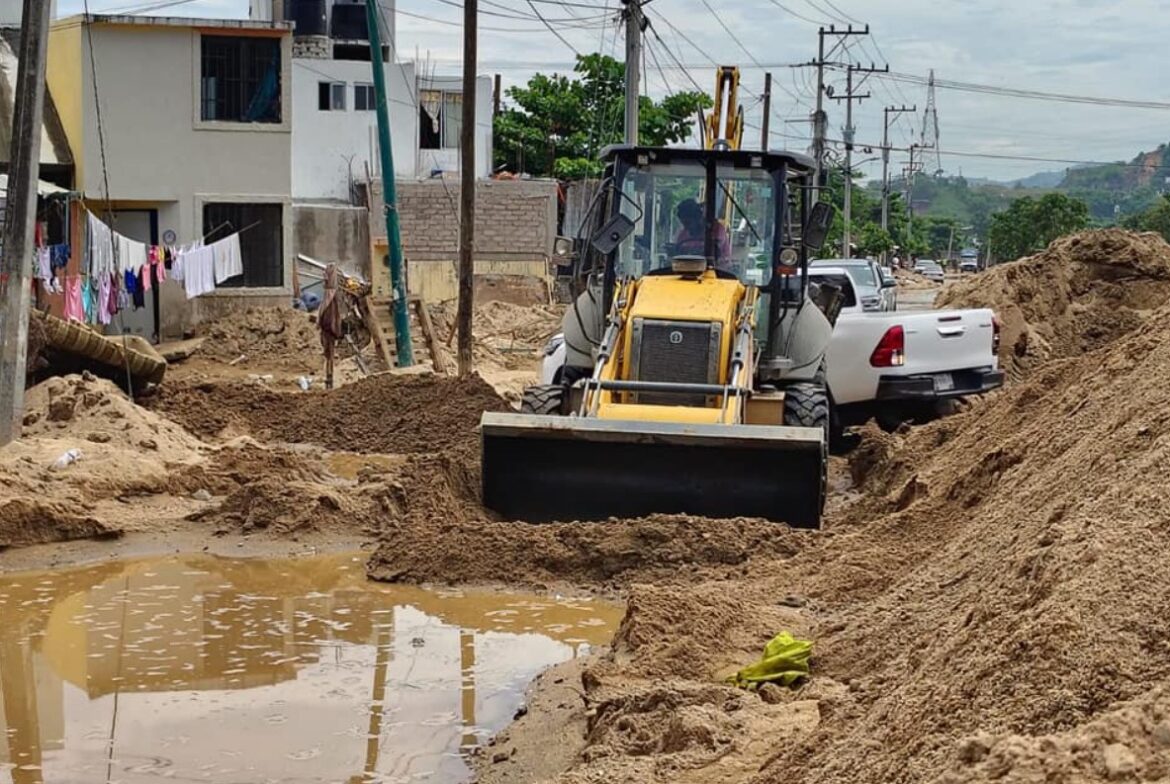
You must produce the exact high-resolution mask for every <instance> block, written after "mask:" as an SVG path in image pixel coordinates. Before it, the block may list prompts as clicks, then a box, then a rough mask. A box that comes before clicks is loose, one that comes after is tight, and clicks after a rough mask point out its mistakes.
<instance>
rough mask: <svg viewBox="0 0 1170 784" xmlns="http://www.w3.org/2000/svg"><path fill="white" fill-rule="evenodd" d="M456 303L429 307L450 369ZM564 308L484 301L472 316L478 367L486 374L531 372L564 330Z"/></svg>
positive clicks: (453, 346) (453, 364) (453, 361)
mask: <svg viewBox="0 0 1170 784" xmlns="http://www.w3.org/2000/svg"><path fill="white" fill-rule="evenodd" d="M456 307H457V306H456V303H455V302H453V301H452V302H440V303H435V304H432V305H430V306H429V309H430V313H431V321H432V323H433V324H434V325H435V331H436V332H437V333H438V337H439V343H440V344H441V345H442V346H443V347H444V359H445V361H446V363H447V367H448V368H454V367H455V337H454V335H455V315H456ZM564 311H565V309H564V306H563V305H514V304H512V303H509V302H495V301H492V302H485V303H483V304H481V305H479V306H477V307H476V310H475V314H474V315H473V317H472V327H471V329H472V332H473V333H474V334H475V366H476V368H477V369H479V370H482V371H484V372H493V371H499V370H532V369H533V368H534V367H535V364H536V361H537V360H538V359H539V358H540V351H541V349H543V348H544V345H545V343H547V342H548V339H549V338H550V337H552V336H553V335H554V334H556V333H557V332H559V331H560V329H561V317H562V315H563V314H564Z"/></svg>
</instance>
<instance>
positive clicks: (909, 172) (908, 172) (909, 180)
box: [902, 144, 922, 239]
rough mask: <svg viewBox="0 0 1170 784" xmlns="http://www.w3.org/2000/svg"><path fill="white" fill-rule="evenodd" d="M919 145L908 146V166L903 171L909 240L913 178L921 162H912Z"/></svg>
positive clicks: (912, 223) (911, 219) (919, 147)
mask: <svg viewBox="0 0 1170 784" xmlns="http://www.w3.org/2000/svg"><path fill="white" fill-rule="evenodd" d="M921 147H922V146H921V145H919V144H911V145H910V165H909V166H908V167H906V168H905V169H903V170H902V171H903V173H904V174H905V177H906V237H907V239H909V238H911V237H912V236H913V234H914V177H915V176H916V175H917V174H918V170H919V169H920V168H921V167H922V162H921V161H915V160H914V153H915V152H917V151H918V150H919V149H921Z"/></svg>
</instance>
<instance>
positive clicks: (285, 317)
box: [196, 307, 323, 372]
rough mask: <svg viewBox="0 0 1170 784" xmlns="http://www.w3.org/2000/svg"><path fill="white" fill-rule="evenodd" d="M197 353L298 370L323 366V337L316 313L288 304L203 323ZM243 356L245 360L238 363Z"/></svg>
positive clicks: (235, 313) (217, 358)
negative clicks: (319, 333)
mask: <svg viewBox="0 0 1170 784" xmlns="http://www.w3.org/2000/svg"><path fill="white" fill-rule="evenodd" d="M196 337H202V338H203V342H202V343H201V344H200V345H199V347H198V351H197V356H200V357H203V358H206V359H212V360H217V361H219V362H223V363H235V364H245V365H248V364H253V363H262V364H263V365H264V366H266V367H273V366H278V367H285V368H288V369H290V370H297V371H305V372H308V371H318V370H320V369H321V366H322V361H323V360H322V355H321V340H320V337H319V336H318V333H317V325H316V322H315V319H314V317H313V316H312V315H310V314H308V313H306V312H305V311H303V310H296V309H294V308H288V307H256V308H248V309H247V310H240V311H235V312H232V313H230V314H228V315H226V316H222V317H220V318H218V319H214V320H211V321H207V322H203V323H202V324H200V325H199V326H198V328H197V329H196ZM240 357H243V358H244V359H243V360H240V361H239V362H236V360H237V359H239V358H240Z"/></svg>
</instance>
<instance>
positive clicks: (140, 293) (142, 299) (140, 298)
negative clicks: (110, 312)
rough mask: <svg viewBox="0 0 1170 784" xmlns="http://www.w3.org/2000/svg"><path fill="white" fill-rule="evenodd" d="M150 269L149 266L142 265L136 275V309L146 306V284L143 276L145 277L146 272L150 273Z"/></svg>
mask: <svg viewBox="0 0 1170 784" xmlns="http://www.w3.org/2000/svg"><path fill="white" fill-rule="evenodd" d="M148 270H149V268H148V267H142V268H141V269H139V270H138V272H137V273H135V275H134V277H135V278H137V280H136V281H135V283H136V285H135V287H134V309H135V310H138V309H139V308H144V307H146V284H145V283H144V282H143V278H144V277H145V275H144V273H146V274H149V272H148ZM126 274H127V275H129V274H130V273H129V272H127V273H126Z"/></svg>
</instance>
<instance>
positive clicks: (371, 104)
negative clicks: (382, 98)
mask: <svg viewBox="0 0 1170 784" xmlns="http://www.w3.org/2000/svg"><path fill="white" fill-rule="evenodd" d="M377 105H378V104H377V100H376V99H375V98H374V85H372V84H355V85H354V86H353V108H354V110H356V111H359V112H372V111H374V109H376V108H377Z"/></svg>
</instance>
